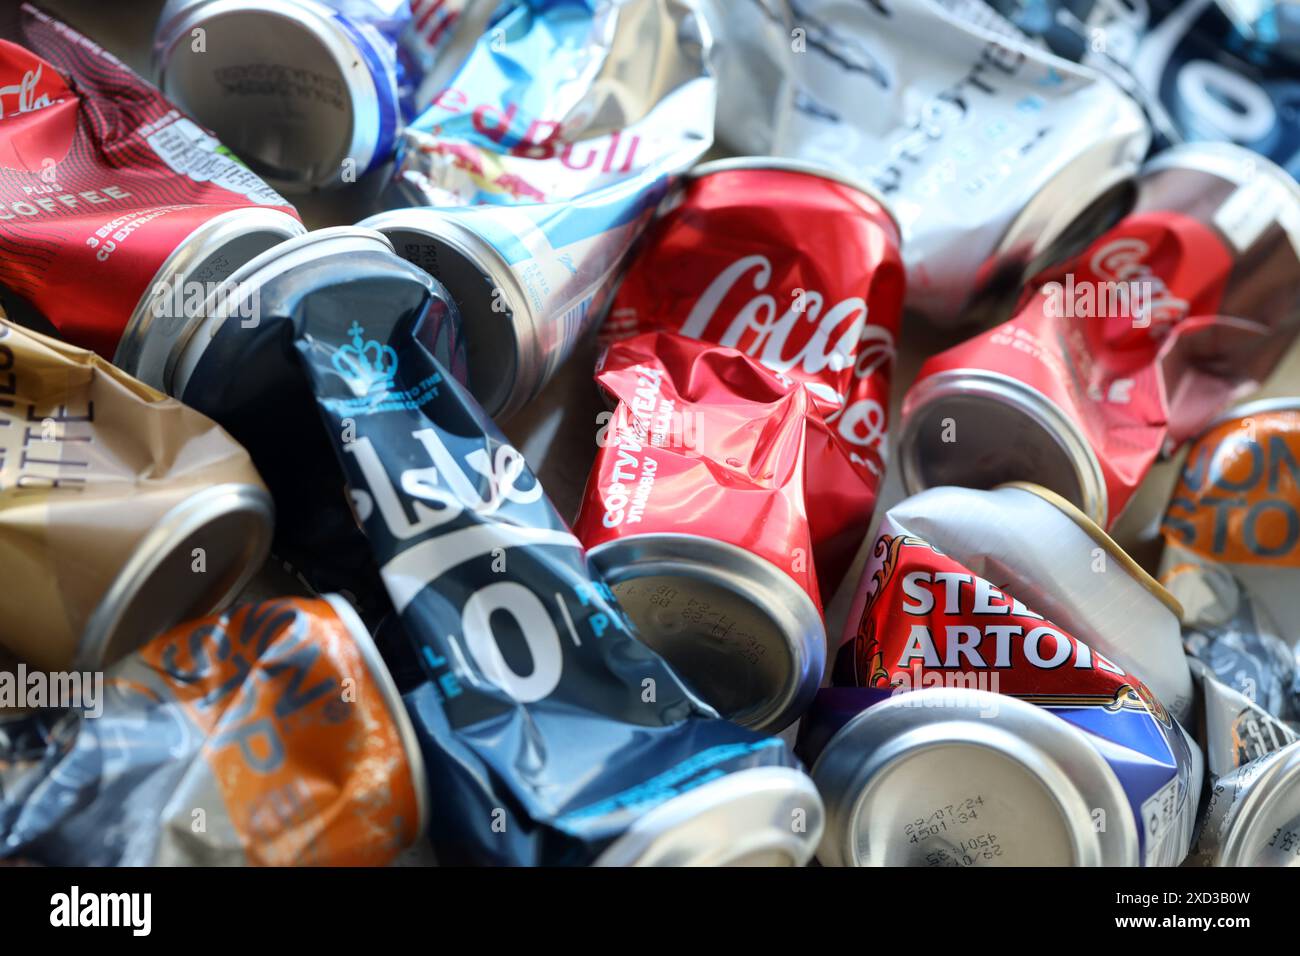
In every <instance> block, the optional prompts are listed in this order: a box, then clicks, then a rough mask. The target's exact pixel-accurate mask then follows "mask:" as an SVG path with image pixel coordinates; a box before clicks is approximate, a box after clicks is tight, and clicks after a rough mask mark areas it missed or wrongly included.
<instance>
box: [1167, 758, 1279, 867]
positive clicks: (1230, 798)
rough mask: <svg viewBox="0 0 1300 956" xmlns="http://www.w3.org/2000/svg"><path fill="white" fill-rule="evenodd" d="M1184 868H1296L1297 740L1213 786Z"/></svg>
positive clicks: (1220, 779) (1252, 762) (1236, 771)
mask: <svg viewBox="0 0 1300 956" xmlns="http://www.w3.org/2000/svg"><path fill="white" fill-rule="evenodd" d="M1203 816H1204V818H1205V822H1204V825H1203V826H1202V828H1201V832H1200V835H1199V838H1198V839H1197V842H1196V845H1195V847H1193V849H1192V854H1191V856H1190V857H1189V858H1188V861H1187V862H1188V864H1189V865H1193V866H1300V741H1297V742H1295V743H1292V744H1289V745H1287V746H1286V747H1283V748H1281V749H1280V750H1274V751H1272V752H1271V753H1268V754H1265V755H1264V756H1263V757H1260V758H1258V759H1257V760H1253V761H1251V762H1250V763H1248V764H1244V765H1243V766H1241V767H1239V768H1237V769H1236V770H1233V771H1231V772H1230V773H1228V774H1226V775H1224V776H1222V777H1220V778H1219V779H1218V780H1216V781H1214V784H1213V786H1212V788H1211V790H1210V794H1209V796H1208V797H1207V799H1206V807H1205V810H1204V813H1203Z"/></svg>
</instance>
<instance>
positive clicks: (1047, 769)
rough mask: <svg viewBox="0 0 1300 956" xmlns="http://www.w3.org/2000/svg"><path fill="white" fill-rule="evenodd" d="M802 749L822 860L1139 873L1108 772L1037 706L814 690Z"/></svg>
mask: <svg viewBox="0 0 1300 956" xmlns="http://www.w3.org/2000/svg"><path fill="white" fill-rule="evenodd" d="M798 750H799V753H800V755H801V756H802V757H803V758H804V759H805V760H808V761H810V762H812V768H813V769H812V774H813V780H814V781H815V782H816V783H817V787H818V789H819V790H820V791H821V793H822V796H823V798H824V799H825V801H826V830H825V835H824V836H823V837H822V842H821V845H820V846H819V847H818V850H817V859H818V860H819V861H820V862H821V863H822V864H823V865H824V866H928V867H986V866H1136V865H1137V864H1138V862H1139V861H1140V859H1141V857H1140V855H1139V836H1138V827H1137V825H1136V823H1135V820H1134V814H1133V809H1132V808H1131V807H1130V805H1129V798H1128V796H1127V795H1126V793H1125V788H1124V786H1123V785H1122V783H1121V780H1120V776H1119V773H1120V771H1121V770H1122V768H1121V767H1117V766H1115V765H1113V764H1112V763H1110V762H1108V761H1107V758H1106V757H1105V756H1103V751H1102V750H1101V748H1099V747H1098V746H1097V745H1096V743H1095V742H1094V739H1090V737H1089V735H1088V734H1087V733H1086V732H1085V731H1083V730H1080V729H1079V728H1077V727H1075V726H1074V725H1072V724H1071V723H1069V722H1067V721H1066V720H1063V719H1062V718H1061V717H1059V716H1057V715H1056V714H1054V713H1051V712H1049V711H1048V710H1047V709H1045V708H1042V707H1036V706H1034V705H1033V704H1030V703H1026V702H1024V701H1021V700H1017V699H1016V698H1014V697H1004V696H1002V695H999V694H996V693H991V692H989V691H986V690H979V689H976V688H973V687H929V688H925V689H919V690H913V691H910V692H908V693H905V694H893V693H891V692H889V691H887V690H878V689H873V688H859V687H830V688H825V689H823V690H822V691H820V692H819V693H818V695H817V699H816V701H815V702H814V704H813V708H812V710H811V711H810V712H809V714H808V716H807V717H806V718H805V719H804V721H803V723H802V724H800V738H799V745H798Z"/></svg>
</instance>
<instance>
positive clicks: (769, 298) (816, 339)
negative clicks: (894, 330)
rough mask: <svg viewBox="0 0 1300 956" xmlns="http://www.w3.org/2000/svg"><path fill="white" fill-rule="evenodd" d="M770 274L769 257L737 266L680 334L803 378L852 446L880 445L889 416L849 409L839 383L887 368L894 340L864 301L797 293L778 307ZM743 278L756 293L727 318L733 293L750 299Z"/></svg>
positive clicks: (712, 288)
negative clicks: (845, 376) (833, 408)
mask: <svg viewBox="0 0 1300 956" xmlns="http://www.w3.org/2000/svg"><path fill="white" fill-rule="evenodd" d="M772 273H773V269H772V263H771V261H770V260H769V259H768V258H767V256H764V255H759V254H755V255H749V256H744V257H742V258H740V259H737V260H736V261H735V262H733V263H732V264H731V265H729V266H727V267H726V268H725V269H723V270H722V271H721V272H720V273H718V275H717V276H716V277H715V278H714V279H713V281H711V282H710V283H709V285H708V287H707V288H705V290H704V292H703V293H702V294H701V295H700V296H699V298H698V299H696V301H695V305H694V306H693V307H692V308H691V312H690V314H689V315H688V316H687V317H686V321H685V322H684V323H682V326H681V329H680V332H681V334H682V335H686V336H689V337H690V338H695V339H701V340H703V341H707V342H716V343H717V344H719V345H724V346H727V347H728V348H734V349H736V350H738V351H741V352H744V353H745V354H746V355H749V356H750V357H752V358H754V359H756V360H757V361H759V362H761V363H762V364H763V365H765V366H766V367H767V368H770V369H772V371H774V372H779V373H781V374H782V375H786V374H789V375H791V376H792V377H794V378H798V379H800V380H801V381H803V382H804V384H805V385H806V386H807V387H808V389H809V390H810V391H812V392H813V393H814V394H815V395H817V397H818V398H821V399H822V400H824V401H827V402H830V403H833V404H839V405H841V406H842V408H841V410H840V411H839V412H837V413H835V414H834V415H831V416H828V421H833V420H836V419H838V431H839V433H840V434H841V436H843V437H844V438H845V439H846V440H847V441H849V442H851V443H852V444H855V445H866V446H874V445H877V444H879V443H880V441H881V439H882V438H883V436H884V418H885V416H884V409H883V408H882V407H881V406H880V404H879V403H878V402H875V401H873V400H871V399H862V400H859V401H855V402H853V403H851V404H848V405H845V400H846V396H845V394H844V392H843V391H841V390H840V389H842V388H843V387H844V386H843V385H842V384H841V382H840V379H841V375H842V373H843V372H844V371H845V370H847V369H851V370H852V377H853V378H855V379H865V378H867V377H869V376H870V375H872V374H873V373H874V372H876V371H877V370H878V369H880V368H882V367H883V366H886V365H887V364H888V363H889V362H890V361H891V360H892V358H893V355H894V342H893V336H892V335H891V334H890V332H889V330H888V329H886V328H884V327H882V326H880V325H875V324H872V323H869V322H868V321H867V312H868V309H867V303H866V300H865V299H863V298H862V297H860V296H847V297H845V298H843V299H840V300H839V301H835V302H830V303H829V304H828V301H827V297H826V295H825V294H824V293H823V292H821V291H819V290H817V289H803V288H798V289H792V290H789V295H788V298H787V299H786V301H785V302H782V303H778V301H777V297H776V296H774V295H773V294H772V293H771V292H769V291H767V288H768V285H769V283H770V282H771V281H772ZM746 277H748V278H749V282H750V286H749V288H750V289H752V291H753V293H754V294H753V295H752V296H750V297H749V298H748V299H747V300H745V301H744V302H743V303H739V304H738V306H737V307H736V308H735V309H734V310H731V309H729V310H728V313H729V314H722V311H721V310H722V305H723V303H724V302H729V301H731V298H732V294H733V291H739V294H741V295H744V294H745V292H746V289H745V287H744V285H743V280H745V279H746Z"/></svg>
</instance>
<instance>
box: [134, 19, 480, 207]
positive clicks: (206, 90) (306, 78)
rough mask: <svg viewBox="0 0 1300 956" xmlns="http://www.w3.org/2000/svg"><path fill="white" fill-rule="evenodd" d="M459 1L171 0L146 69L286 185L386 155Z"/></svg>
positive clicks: (345, 176) (319, 182) (353, 169)
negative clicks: (150, 61) (150, 64)
mask: <svg viewBox="0 0 1300 956" xmlns="http://www.w3.org/2000/svg"><path fill="white" fill-rule="evenodd" d="M463 6H464V0H450V2H449V0H443V2H441V3H430V2H428V0H415V2H414V3H408V2H407V0H168V2H167V4H166V6H164V7H163V10H162V13H161V14H160V16H159V18H158V24H157V26H156V27H155V32H154V44H153V70H154V76H155V78H156V79H157V81H158V86H159V88H160V89H161V90H162V92H163V94H164V95H166V96H167V98H168V99H170V100H172V101H173V102H174V103H176V104H177V105H178V106H180V107H181V109H183V110H185V111H186V112H187V113H189V114H190V115H191V116H194V117H197V118H198V120H199V121H200V122H201V123H203V124H204V125H206V126H208V127H209V128H211V129H213V130H215V131H216V134H217V136H218V137H220V138H221V139H222V141H223V142H226V143H228V144H229V145H230V146H231V148H233V149H234V150H235V151H236V152H237V153H238V154H239V155H240V157H241V158H243V159H244V160H245V161H246V162H247V163H248V164H249V165H250V166H251V167H252V168H253V169H255V170H256V171H257V172H258V173H259V174H261V175H262V176H263V177H264V178H265V179H266V180H267V181H268V182H271V183H273V184H275V186H276V187H277V188H279V189H284V190H285V191H298V192H302V191H305V190H309V189H336V188H339V187H341V186H344V185H346V184H348V183H354V182H356V181H357V180H358V179H360V178H361V177H363V176H365V175H366V173H368V172H370V171H371V170H373V169H377V168H379V167H380V166H383V165H384V164H385V163H387V162H389V161H390V160H391V159H392V156H393V149H394V147H395V145H396V142H397V137H398V136H399V135H400V133H401V130H402V126H403V124H404V123H405V122H406V121H407V120H409V119H410V118H411V117H412V116H413V115H414V114H415V110H416V106H415V98H416V88H417V86H418V84H419V82H420V80H421V78H422V77H423V76H424V75H425V73H426V72H428V71H429V70H431V69H432V68H433V67H434V64H435V61H436V59H437V55H438V54H439V53H440V52H441V50H442V48H443V46H444V45H445V42H446V40H447V39H448V38H449V37H450V28H451V27H452V25H453V24H454V23H455V22H456V18H457V15H458V14H459V12H460V10H459V8H461V7H463Z"/></svg>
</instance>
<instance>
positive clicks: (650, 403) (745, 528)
mask: <svg viewBox="0 0 1300 956" xmlns="http://www.w3.org/2000/svg"><path fill="white" fill-rule="evenodd" d="M596 380H597V382H599V383H600V385H601V386H602V388H603V389H604V390H605V391H606V392H607V393H608V394H610V395H612V396H613V397H615V398H616V399H617V401H618V405H617V408H616V409H615V411H614V414H613V416H612V417H611V418H610V420H609V421H608V422H607V424H606V426H605V428H604V430H603V431H602V433H601V435H599V436H598V444H599V446H600V447H599V450H598V451H597V455H596V462H595V464H594V466H593V468H592V472H591V476H590V477H589V479H588V481H587V488H586V491H585V492H584V494H583V502H582V506H581V508H580V510H579V512H578V517H577V518H576V519H575V521H574V533H575V534H576V535H577V536H578V539H579V540H580V541H582V543H583V544H584V545H585V546H586V547H587V548H588V549H590V550H589V556H590V559H591V562H592V564H593V565H594V566H595V567H596V568H597V570H599V572H600V573H601V575H602V576H603V577H604V578H605V579H606V580H607V581H608V582H609V584H610V587H611V588H612V589H613V591H614V593H615V595H617V597H618V600H619V603H620V604H621V605H622V607H623V609H624V610H625V611H626V612H627V613H628V615H629V616H630V617H631V618H632V620H633V621H634V622H635V623H636V625H637V630H638V631H639V632H640V634H641V636H642V640H644V641H645V642H646V643H647V644H649V646H650V647H652V648H653V649H655V650H656V651H657V652H658V653H660V654H662V655H663V656H664V658H665V659H666V660H667V661H668V662H669V664H671V665H672V667H673V668H674V670H676V671H677V672H678V674H680V675H681V676H682V678H683V679H684V680H685V681H686V682H687V683H689V684H690V685H691V687H692V689H693V690H694V691H696V692H697V693H698V694H699V695H700V696H701V697H702V698H703V699H704V700H705V701H706V702H708V703H709V704H710V705H712V706H713V707H714V708H715V709H716V710H717V711H718V712H719V713H720V714H721V715H722V716H723V717H725V718H727V719H728V720H732V721H735V722H736V723H738V724H740V725H742V726H746V727H752V728H755V729H757V730H764V731H769V732H774V731H778V730H781V729H782V728H784V727H786V726H788V725H789V724H791V723H793V722H794V721H795V720H797V719H798V717H799V715H800V714H801V713H803V711H804V710H805V709H807V706H808V703H809V701H811V699H812V695H813V693H814V692H815V691H816V689H817V687H818V685H819V684H820V683H821V679H822V674H823V671H824V669H825V662H826V629H825V626H824V624H823V623H822V610H821V597H820V590H819V587H818V580H817V573H816V555H817V545H818V544H819V543H820V542H818V541H817V539H816V537H815V531H817V530H820V526H819V525H817V524H815V523H814V516H815V514H816V512H817V510H818V509H819V508H820V509H824V508H828V507H831V503H830V502H827V501H821V500H819V499H818V498H817V497H816V489H817V487H819V486H818V484H817V482H820V481H825V480H826V478H827V477H828V476H827V475H826V474H822V473H819V472H820V471H821V468H822V466H823V465H825V467H826V469H827V470H829V469H832V468H835V467H836V464H837V462H836V460H835V459H834V458H832V457H831V456H830V455H828V454H819V453H818V452H817V450H816V449H817V447H818V445H819V444H820V445H821V446H822V447H823V448H827V447H828V446H829V450H831V451H833V450H834V446H833V444H832V443H831V442H829V441H827V436H826V432H827V431H828V428H827V426H826V425H825V424H824V423H823V422H821V421H820V419H818V418H817V416H816V413H815V411H814V410H813V409H812V408H811V406H812V404H813V403H812V399H811V397H810V395H809V394H808V392H807V391H806V390H805V389H804V388H803V387H802V386H800V385H798V384H796V383H792V382H789V381H784V382H783V381H782V380H781V379H779V378H778V377H777V376H776V375H775V374H773V373H772V372H770V371H769V370H767V369H766V368H764V367H762V366H760V365H759V364H758V363H756V362H754V361H753V360H752V359H749V358H747V357H744V356H742V355H740V354H739V353H737V352H736V351H734V350H732V349H724V348H719V347H717V346H710V345H707V344H705V343H701V342H697V341H694V340H692V339H687V338H684V337H682V336H676V335H671V334H668V333H649V334H646V335H643V336H638V337H636V338H632V339H628V340H626V341H623V342H619V343H616V344H615V345H614V346H613V347H611V348H610V350H609V352H608V354H607V355H606V356H605V358H604V360H603V366H602V369H601V371H600V372H599V373H598V375H597V379H596ZM836 473H837V474H838V476H839V477H840V478H841V480H842V479H844V478H847V479H849V480H850V481H851V480H852V479H853V477H854V473H853V470H852V468H851V466H849V465H848V463H847V462H846V461H845V460H844V459H843V458H841V459H840V460H839V462H838V470H837V472H836ZM831 486H832V487H834V483H832V485H831ZM848 490H849V489H848V488H846V487H839V488H836V491H837V492H838V500H839V501H843V502H845V503H846V504H847V505H849V506H850V507H849V510H851V511H852V512H854V513H857V514H859V515H860V517H861V522H862V525H865V523H866V522H867V521H868V520H869V516H870V513H871V512H870V505H869V503H868V504H867V506H866V507H865V508H864V507H863V503H864V502H863V499H868V501H869V492H868V491H867V489H866V488H865V487H861V486H859V496H858V498H857V499H856V500H855V499H851V498H849V497H848Z"/></svg>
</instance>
